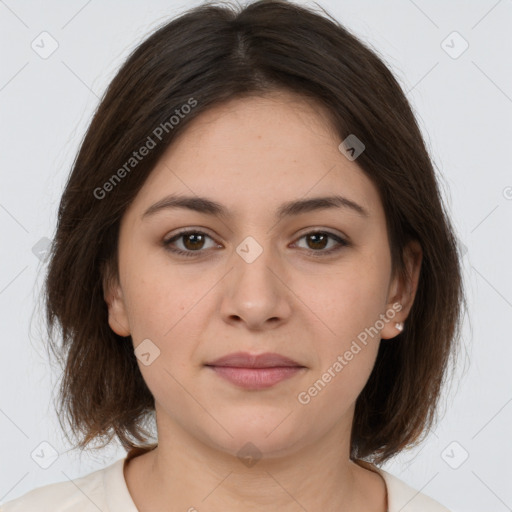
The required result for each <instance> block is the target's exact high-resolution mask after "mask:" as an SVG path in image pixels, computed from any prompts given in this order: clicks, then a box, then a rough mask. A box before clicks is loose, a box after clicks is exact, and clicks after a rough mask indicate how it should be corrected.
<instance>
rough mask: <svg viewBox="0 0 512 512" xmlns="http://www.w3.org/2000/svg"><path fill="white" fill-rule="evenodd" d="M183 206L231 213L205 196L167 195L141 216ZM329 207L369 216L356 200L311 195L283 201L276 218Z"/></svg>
mask: <svg viewBox="0 0 512 512" xmlns="http://www.w3.org/2000/svg"><path fill="white" fill-rule="evenodd" d="M174 208H185V209H188V210H192V211H194V212H198V213H203V214H206V215H212V216H215V217H219V218H220V217H222V218H226V219H228V218H231V217H233V213H232V212H230V211H229V210H228V209H227V208H226V207H225V206H223V205H222V204H220V203H218V202H216V201H213V200H211V199H208V198H206V197H198V196H177V195H169V196H166V197H164V198H162V199H160V200H159V201H158V202H156V203H155V204H153V205H152V206H150V207H149V208H148V209H147V210H146V211H145V212H144V213H143V214H142V216H141V218H142V219H143V220H144V219H146V218H148V217H151V216H153V215H154V214H155V213H157V212H161V211H163V210H168V209H174ZM329 208H344V209H349V210H352V211H354V212H356V213H357V214H358V215H360V216H361V217H369V213H368V211H367V210H366V209H365V208H363V207H362V206H361V205H359V204H357V203H356V202H354V201H352V200H351V199H348V198H346V197H343V196H340V195H334V196H325V197H313V198H309V199H299V200H296V201H289V202H286V203H283V204H282V205H281V206H280V207H279V208H278V209H277V211H276V214H275V215H276V218H277V219H278V220H281V219H283V218H284V217H291V216H294V215H300V214H302V213H308V212H312V211H316V210H325V209H329Z"/></svg>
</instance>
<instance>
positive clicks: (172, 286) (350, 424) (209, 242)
mask: <svg viewBox="0 0 512 512" xmlns="http://www.w3.org/2000/svg"><path fill="white" fill-rule="evenodd" d="M45 298H46V301H47V319H48V325H49V334H50V336H52V335H53V333H54V328H55V327H57V325H58V326H59V327H60V328H61V332H60V333H59V334H60V335H61V336H62V340H63V343H62V348H61V347H60V346H58V344H57V343H56V342H55V341H52V345H51V348H52V349H53V351H54V353H55V354H57V355H61V354H62V357H63V359H64V361H65V368H64V378H63V381H62V387H61V402H60V403H61V410H60V412H59V414H60V417H61V418H64V417H66V419H67V420H68V421H69V424H70V425H71V427H72V430H73V433H74V434H75V435H76V436H77V439H78V443H77V447H79V448H81V449H84V448H85V447H86V446H88V445H89V444H90V443H91V442H92V441H93V440H99V439H101V440H103V441H105V443H104V444H107V443H108V442H110V441H111V440H112V438H113V437H114V436H116V437H117V438H118V439H119V440H120V442H121V443H122V445H123V446H124V447H125V448H126V449H127V451H128V455H127V457H126V458H124V459H121V460H118V461H116V462H115V463H114V464H111V465H110V466H108V467H106V468H104V469H101V470H98V471H95V472H93V473H90V474H89V475H86V476H84V477H82V478H80V479H76V480H75V481H74V482H59V483H56V484H51V485H47V486H44V487H40V488H37V489H34V490H32V491H31V492H29V493H27V494H25V495H24V496H22V497H21V498H18V499H16V500H13V501H11V502H9V503H7V504H5V505H4V506H3V508H2V510H3V511H4V512H15V511H18V510H24V511H27V512H28V511H31V510H34V511H35V510H38V511H42V510H52V511H65V510H73V511H78V510H80V511H88V510H98V509H100V510H110V511H112V512H113V511H123V512H125V511H134V512H135V511H139V512H146V511H154V510H158V511H164V510H165V511H170V512H174V511H183V510H188V511H196V510H197V511H206V510H208V511H218V510H237V511H244V510H247V511H248V510H251V511H253V510H258V511H260V510H261V511H263V510H265V511H266V510H268V511H274V510H281V511H285V512H288V511H295V510H300V509H303V510H309V511H313V510H326V511H339V510H347V511H348V510H349V511H351V512H360V511H365V512H369V511H371V512H386V511H389V512H398V511H399V510H400V511H402V512H412V511H422V512H423V511H446V510H447V509H446V508H445V507H443V506H442V505H440V504H439V503H437V502H436V501H434V500H433V499H432V498H429V497H428V496H427V495H425V494H423V493H420V492H418V491H416V490H414V489H412V488H411V487H409V486H408V485H406V484H405V483H404V482H403V481H401V480H399V479H398V478H397V477H395V476H393V475H391V474H390V473H388V472H386V471H384V470H383V469H381V468H379V467H378V465H380V464H382V463H383V462H385V461H387V460H389V459H390V458H392V457H393V456H395V455H396V454H398V453H400V451H402V450H403V449H405V448H407V447H410V446H412V445H414V443H417V442H418V440H419V439H420V438H421V436H422V434H423V433H425V432H426V431H427V430H428V429H429V428H430V427H431V426H432V425H433V423H434V418H435V412H436V407H437V403H438V400H439V396H440V392H441V385H442V383H443V381H444V380H445V378H446V375H447V369H448V363H449V360H450V357H451V356H453V355H454V353H455V349H456V340H457V337H458V334H459V329H460V318H461V307H462V305H463V302H464V298H463V288H462V280H461V270H460V266H459V255H458V252H457V245H456V241H455V237H454V233H453V228H452V226H451V224H450V221H449V219H448V218H447V216H446V214H445V211H444V207H443V204H442V201H441V198H440V193H439V190H438V185H437V182H436V177H435V173H434V170H433V166H432V163H431V160H430V158H429V155H428V153H427V151H426V148H425V145H424V142H423V140H422V137H421V134H420V131H419V129H418V126H417V123H416V121H415V118H414V116H413V114H412V111H411V108H410V106H409V104H408V102H407V100H406V98H405V96H404V94H403V92H402V91H401V89H400V87H399V85H398V83H397V82H396V80H395V79H394V77H393V76H392V74H391V72H390V71H389V70H388V68H387V67H386V66H385V65H384V63H383V62H382V61H381V60H380V59H379V58H378V57H377V56H376V55H375V54H374V53H373V52H372V51H371V50H370V49H368V48H367V47H366V46H365V45H364V44H363V43H362V42H361V41H359V40H358V39H357V38H355V37H354V36H353V35H351V34H350V33H349V32H348V31H346V30H345V29H344V28H343V27H342V26H341V25H340V24H339V23H337V22H336V21H335V20H331V19H328V17H327V16H325V17H324V16H321V15H320V14H317V13H315V12H313V11H310V10H308V9H306V8H304V7H299V6H297V5H294V4H292V3H288V2H285V1H259V2H255V3H253V4H250V5H248V6H247V7H245V8H243V9H239V10H237V9H235V8H234V7H233V8H229V7H215V6H206V5H204V6H201V7H198V8H195V9H192V10H190V11H189V12H187V13H185V14H183V15H182V16H180V17H179V18H177V19H175V20H173V21H171V22H169V23H167V24H166V25H164V26H162V27H161V28H160V29H159V30H158V31H156V32H155V33H154V34H153V35H151V36H150V37H149V38H148V39H147V40H145V41H144V42H143V43H142V44H141V45H140V46H139V47H138V48H137V49H136V50H135V51H134V52H133V54H132V55H131V56H130V57H129V58H128V60H127V61H126V63H125V64H124V65H123V67H122V68H121V70H120V71H119V72H118V74H117V76H116V77H115V78H114V79H113V81H112V83H111V84H110V86H109V88H108V90H107V92H106V95H105V97H104V98H103V100H102V101H101V103H100V105H99V107H98V110H97V112H96V113H95V116H94V118H93V120H92V122H91V125H90V127H89V129H88V131H87V134H86V137H85V139H84V141H83V143H82V146H81V148H80V151H79V154H78V156H77V158H76V161H75V163H74V168H73V170H72V173H71V175H70V177H69V181H68V183H67V186H66V189H65V191H64V194H63V197H62V201H61V205H60V209H59V219H58V226H57V233H56V236H55V238H54V241H53V246H52V251H51V255H50V262H49V269H48V275H47V280H46V296H45ZM153 415H154V416H153ZM153 418H154V419H155V421H156V430H157V442H153V443H151V442H149V437H150V436H151V433H150V432H149V431H148V430H146V429H145V428H144V427H145V426H146V425H145V423H146V421H147V420H150V419H153Z"/></svg>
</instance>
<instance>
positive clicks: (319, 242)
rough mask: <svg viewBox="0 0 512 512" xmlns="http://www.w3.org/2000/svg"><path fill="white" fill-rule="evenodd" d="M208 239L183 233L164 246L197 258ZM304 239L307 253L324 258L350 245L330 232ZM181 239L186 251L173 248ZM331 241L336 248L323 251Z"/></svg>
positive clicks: (312, 234)
mask: <svg viewBox="0 0 512 512" xmlns="http://www.w3.org/2000/svg"><path fill="white" fill-rule="evenodd" d="M206 238H209V239H210V240H212V241H213V238H212V237H211V236H210V235H207V234H206V233H204V232H202V231H194V230H190V231H182V232H181V233H178V234H177V235H175V236H173V237H172V238H169V239H168V240H164V241H163V245H164V246H165V248H166V249H167V250H168V251H170V252H173V253H175V254H179V255H183V256H195V254H194V253H199V252H204V251H202V250H201V249H204V247H203V246H204V243H205V239H206ZM303 238H304V239H306V240H307V242H306V243H307V244H308V245H309V246H310V247H311V245H312V246H313V249H311V248H306V249H305V250H306V252H308V253H310V254H312V255H313V256H324V255H326V254H331V253H333V252H336V251H339V250H341V249H342V248H343V247H346V246H349V245H350V244H349V242H347V241H346V240H344V239H343V238H341V237H340V236H338V235H335V234H334V233H329V232H328V231H312V232H310V233H306V234H305V235H302V236H301V237H300V238H299V239H298V240H302V239H303ZM179 239H183V242H182V243H183V247H184V249H185V250H184V249H179V248H176V247H173V244H174V243H175V242H176V241H177V240H179ZM329 239H330V240H334V241H335V242H336V243H335V245H334V247H331V248H330V249H327V250H323V249H325V247H326V245H328V240H329ZM214 245H215V244H214Z"/></svg>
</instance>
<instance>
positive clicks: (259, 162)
mask: <svg viewBox="0 0 512 512" xmlns="http://www.w3.org/2000/svg"><path fill="white" fill-rule="evenodd" d="M340 142H341V140H339V138H338V137H337V135H336V133H335V131H334V129H333V127H332V126H331V125H330V123H329V120H328V117H327V115H326V113H325V111H322V109H321V108H320V107H319V106H318V105H317V104H316V103H315V102H312V101H308V100H305V99H303V98H302V97H300V96H296V95H293V94H287V93H277V94H273V95H270V96H265V97H246V98H239V99H236V100H231V101H229V102H226V103H223V104H220V105H216V106H215V107H213V108H210V109H208V110H206V111H205V112H202V113H201V114H200V115H198V117H196V118H195V119H193V120H192V121H191V123H190V124H189V125H188V126H187V127H186V128H185V130H184V131H183V132H182V133H181V134H180V136H179V137H178V138H177V139H176V140H174V141H173V143H172V144H171V145H170V146H169V147H168V148H167V150H166V151H165V152H164V154H163V156H162V157H161V158H160V160H159V162H158V164H157V165H156V166H155V168H154V170H153V171H152V172H151V174H150V176H149V177H148V179H147V180H146V182H145V184H144V186H143V188H142V189H141V191H140V192H139V194H138V196H137V198H136V199H135V201H134V204H133V205H132V208H134V209H136V210H137V211H138V212H139V213H140V211H141V209H142V208H144V209H146V208H147V207H149V206H151V204H153V203H154V202H155V201H158V200H160V199H162V198H163V197H164V196H165V195H168V194H184V195H187V196H191V195H196V196H200V197H209V198H212V199H215V200H216V201H217V202H219V203H222V204H223V205H226V206H227V207H228V208H229V210H230V211H232V212H234V213H238V214H239V215H240V216H241V215H243V213H244V210H245V209H246V208H247V207H248V206H249V205H250V206H251V207H252V208H253V207H255V206H258V207H259V208H263V209H265V210H266V211H268V210H270V209H272V205H274V207H275V208H274V209H275V210H277V208H278V207H279V206H281V205H282V204H283V203H284V202H290V201H293V200H296V199H298V198H302V199H306V198H308V197H318V196H327V195H334V194H338V195H343V197H346V198H348V199H349V200H352V201H354V202H356V203H358V204H359V205H361V206H363V207H364V208H365V209H366V210H367V211H368V212H370V214H372V215H379V214H383V212H382V210H381V205H380V199H379V195H378V191H377V189H376V187H375V186H374V184H373V182H372V181H371V180H370V179H369V178H368V177H367V176H366V174H365V173H364V172H363V171H362V170H361V169H360V168H359V166H358V165H357V163H356V161H350V160H348V159H347V158H346V157H345V156H344V154H342V153H341V152H340V151H339V149H338V146H339V144H340Z"/></svg>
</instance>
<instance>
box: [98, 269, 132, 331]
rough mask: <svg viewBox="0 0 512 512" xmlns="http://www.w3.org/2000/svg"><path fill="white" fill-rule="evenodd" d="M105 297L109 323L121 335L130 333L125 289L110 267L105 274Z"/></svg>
mask: <svg viewBox="0 0 512 512" xmlns="http://www.w3.org/2000/svg"><path fill="white" fill-rule="evenodd" d="M103 298H104V300H105V302H106V303H107V306H108V324H109V325H110V328H111V329H112V330H113V331H114V332H115V333H116V334H119V336H124V337H126V336H129V335H130V325H129V322H128V315H127V313H126V304H125V301H124V296H123V290H122V288H121V284H120V283H119V280H118V279H117V278H116V277H114V276H113V274H112V272H111V271H110V268H107V270H106V271H105V273H104V276H103Z"/></svg>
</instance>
